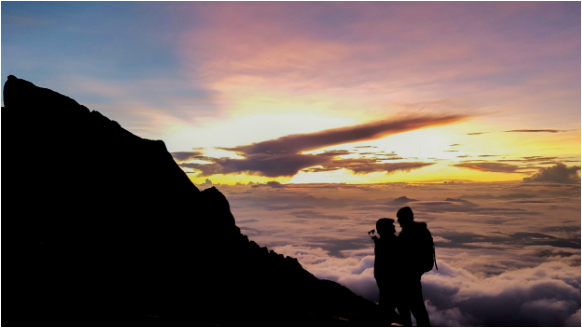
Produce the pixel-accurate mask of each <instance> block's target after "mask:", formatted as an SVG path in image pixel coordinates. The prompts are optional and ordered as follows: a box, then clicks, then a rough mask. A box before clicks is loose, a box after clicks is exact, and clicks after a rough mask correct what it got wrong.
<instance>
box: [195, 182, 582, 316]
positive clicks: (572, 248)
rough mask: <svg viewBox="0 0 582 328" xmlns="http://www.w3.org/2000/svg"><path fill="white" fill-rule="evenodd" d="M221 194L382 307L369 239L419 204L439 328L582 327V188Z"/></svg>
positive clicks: (428, 285)
mask: <svg viewBox="0 0 582 328" xmlns="http://www.w3.org/2000/svg"><path fill="white" fill-rule="evenodd" d="M209 186H211V182H210V181H207V183H206V184H204V185H201V186H199V187H201V189H204V188H207V187H209ZM218 188H219V190H221V191H222V192H223V193H224V194H225V195H226V196H227V198H228V200H229V202H230V204H231V208H232V212H233V214H234V216H235V218H236V223H237V225H238V226H239V227H240V228H241V230H242V232H243V233H244V234H246V235H248V236H249V238H250V239H252V240H254V241H256V242H257V243H258V244H259V245H261V246H267V247H269V249H274V250H275V251H277V252H279V253H282V254H284V255H287V256H291V257H295V258H297V259H298V260H299V262H300V263H301V264H302V265H303V267H304V268H305V269H307V270H308V271H310V272H311V273H313V274H314V275H315V276H317V277H319V278H322V279H329V280H333V281H337V282H338V283H340V284H342V285H344V286H346V287H348V288H350V289H351V290H352V291H353V292H355V293H356V294H359V295H362V296H363V297H365V298H367V299H369V300H371V301H374V302H377V301H378V288H377V286H376V282H375V280H374V278H373V266H374V250H373V243H372V241H371V240H370V238H369V236H368V235H367V232H368V231H369V230H371V229H373V228H374V225H375V222H376V220H377V219H379V218H382V217H388V218H395V216H396V211H397V210H398V209H399V208H400V207H402V206H410V207H411V208H412V209H413V211H414V213H415V220H416V221H421V222H426V223H427V224H428V227H429V229H430V231H431V232H432V235H433V237H434V240H435V244H436V255H437V263H438V270H435V269H433V271H432V272H429V273H427V274H425V275H424V276H423V277H422V285H423V294H424V297H425V302H426V306H427V309H428V311H429V315H430V318H431V323H432V324H433V325H435V326H482V325H483V326H580V296H581V294H580V276H581V274H580V273H581V271H580V269H581V268H580V255H581V253H580V184H579V183H574V184H559V183H545V182H531V183H497V184H486V183H465V184H459V183H442V184H405V183H392V184H378V185H347V184H298V185H293V184H288V185H281V184H278V183H276V182H271V183H267V184H253V183H251V184H244V185H243V184H239V185H236V186H218ZM397 231H399V227H397ZM395 283H397V282H395Z"/></svg>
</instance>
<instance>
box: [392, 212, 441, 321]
mask: <svg viewBox="0 0 582 328" xmlns="http://www.w3.org/2000/svg"><path fill="white" fill-rule="evenodd" d="M396 216H397V217H398V223H399V224H400V227H402V231H401V232H400V234H399V235H398V244H399V246H400V250H401V256H402V258H401V266H402V276H401V280H400V283H401V285H402V288H403V293H402V296H403V300H402V301H403V303H404V304H403V306H402V307H403V311H400V307H399V308H398V311H399V312H400V317H401V318H402V324H404V325H405V326H412V320H411V318H410V312H412V314H413V315H414V317H415V318H416V323H417V325H418V326H419V327H420V326H422V327H428V326H430V320H429V318H428V312H427V311H426V307H425V306H424V298H423V296H422V285H421V283H420V278H421V276H422V274H423V273H425V272H428V271H430V270H431V269H432V267H433V264H434V243H433V240H432V236H431V234H430V231H428V229H427V227H426V223H424V222H414V214H413V213H412V210H411V209H410V207H408V206H407V207H403V208H401V209H399V210H398V213H397V214H396Z"/></svg>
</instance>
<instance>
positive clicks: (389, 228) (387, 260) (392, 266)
mask: <svg viewBox="0 0 582 328" xmlns="http://www.w3.org/2000/svg"><path fill="white" fill-rule="evenodd" d="M376 230H377V232H378V234H379V235H380V238H378V237H376V236H373V237H372V240H374V244H375V245H374V255H375V258H374V278H376V283H377V284H378V289H379V290H380V308H381V311H382V316H383V318H382V321H384V320H385V322H384V323H385V324H387V325H390V324H391V323H393V322H400V321H401V320H400V319H399V318H398V315H397V314H396V312H394V310H395V309H396V307H397V304H398V302H399V299H400V292H399V290H398V287H399V282H398V280H400V278H399V277H398V276H399V270H400V268H399V261H398V258H397V256H398V254H399V253H400V252H399V250H398V244H397V243H398V239H397V238H396V235H395V233H396V228H395V227H394V220H392V219H380V220H378V221H377V222H376ZM371 232H373V230H372V231H371ZM399 311H400V308H399Z"/></svg>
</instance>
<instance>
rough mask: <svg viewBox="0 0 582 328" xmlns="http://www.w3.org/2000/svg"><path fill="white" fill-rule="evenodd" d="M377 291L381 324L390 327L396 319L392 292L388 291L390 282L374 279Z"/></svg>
mask: <svg viewBox="0 0 582 328" xmlns="http://www.w3.org/2000/svg"><path fill="white" fill-rule="evenodd" d="M376 284H378V289H379V290H380V300H379V302H378V305H379V307H380V312H381V314H380V315H381V318H380V320H381V321H382V323H383V324H386V325H390V324H391V323H392V322H394V320H395V319H396V312H394V310H395V309H396V305H395V303H394V295H393V291H392V290H391V289H390V281H387V280H386V279H376Z"/></svg>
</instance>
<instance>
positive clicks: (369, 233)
mask: <svg viewBox="0 0 582 328" xmlns="http://www.w3.org/2000/svg"><path fill="white" fill-rule="evenodd" d="M368 236H370V238H372V240H374V241H376V240H377V239H378V236H376V229H372V230H370V231H368Z"/></svg>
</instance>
